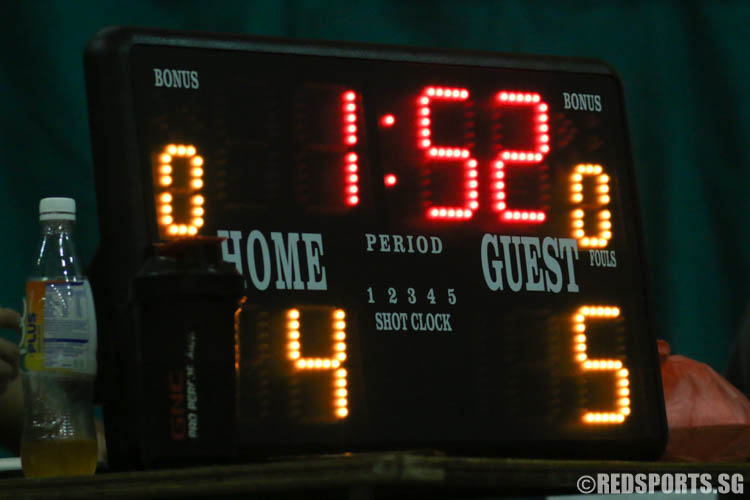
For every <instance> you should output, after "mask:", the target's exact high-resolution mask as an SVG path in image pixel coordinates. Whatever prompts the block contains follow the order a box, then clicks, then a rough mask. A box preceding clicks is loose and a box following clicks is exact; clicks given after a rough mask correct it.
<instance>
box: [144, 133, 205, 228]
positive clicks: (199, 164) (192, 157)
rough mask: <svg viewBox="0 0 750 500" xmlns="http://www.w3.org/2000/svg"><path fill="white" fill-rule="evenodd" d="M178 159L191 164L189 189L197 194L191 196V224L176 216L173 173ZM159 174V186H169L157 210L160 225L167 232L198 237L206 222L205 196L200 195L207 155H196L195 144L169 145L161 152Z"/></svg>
mask: <svg viewBox="0 0 750 500" xmlns="http://www.w3.org/2000/svg"><path fill="white" fill-rule="evenodd" d="M174 158H187V159H188V163H189V169H190V176H189V179H190V180H189V187H188V192H189V193H192V194H193V196H192V197H191V205H192V208H191V210H190V215H191V219H190V223H189V224H178V223H176V222H175V218H174V207H173V205H172V202H173V200H174V197H173V194H172V191H174V188H172V184H173V179H172V172H173V170H174V169H173V167H172V161H173V160H174ZM157 173H158V175H159V185H160V186H161V187H162V188H164V189H165V190H164V191H162V192H161V193H159V194H158V196H157V207H156V210H157V212H158V215H159V218H158V220H159V225H160V226H163V227H165V228H166V230H167V234H169V235H170V236H195V235H196V234H198V230H199V229H200V228H201V227H202V226H203V224H204V220H203V216H204V214H205V210H204V209H203V196H200V195H199V194H198V193H199V192H200V190H201V189H202V188H203V158H202V157H201V156H198V155H197V154H196V149H195V146H191V145H182V144H180V145H178V144H169V145H167V146H166V147H165V148H164V151H163V152H162V153H161V154H160V155H159V166H158V168H157ZM196 200H200V203H195V201H196Z"/></svg>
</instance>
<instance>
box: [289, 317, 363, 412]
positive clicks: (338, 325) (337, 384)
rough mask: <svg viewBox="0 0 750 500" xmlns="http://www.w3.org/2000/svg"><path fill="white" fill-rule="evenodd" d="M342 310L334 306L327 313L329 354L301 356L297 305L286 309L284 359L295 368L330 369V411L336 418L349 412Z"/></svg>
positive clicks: (344, 329) (300, 321)
mask: <svg viewBox="0 0 750 500" xmlns="http://www.w3.org/2000/svg"><path fill="white" fill-rule="evenodd" d="M345 319H346V313H345V312H344V310H343V309H335V310H333V312H332V313H331V319H330V320H331V332H332V334H331V340H332V344H333V351H334V352H333V356H332V357H330V358H303V357H302V354H301V350H302V333H301V332H302V314H301V313H300V311H299V309H288V310H287V312H286V338H287V345H286V347H287V359H289V361H291V362H292V364H293V366H294V368H295V369H296V370H300V371H303V370H315V371H320V370H332V371H333V387H332V390H333V405H332V406H333V415H334V417H335V418H337V419H343V418H346V417H347V416H348V415H349V397H348V396H349V393H348V389H347V372H346V369H345V368H343V367H342V364H343V362H344V361H346V321H345Z"/></svg>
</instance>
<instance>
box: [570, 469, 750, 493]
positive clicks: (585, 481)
mask: <svg viewBox="0 0 750 500" xmlns="http://www.w3.org/2000/svg"><path fill="white" fill-rule="evenodd" d="M576 486H577V487H578V491H580V492H581V493H583V494H586V495H588V494H590V493H596V494H598V495H611V494H612V495H613V494H630V493H654V492H659V491H661V492H662V493H674V494H688V493H721V494H722V495H724V494H729V493H731V494H735V495H742V494H743V493H744V491H745V488H744V484H743V477H742V474H716V477H714V475H713V474H708V473H706V474H700V473H697V472H694V473H675V474H657V473H648V474H647V473H636V474H633V473H629V472H622V473H621V472H614V473H610V474H603V473H599V474H596V475H595V476H588V475H587V476H581V477H579V478H578V481H577V482H576Z"/></svg>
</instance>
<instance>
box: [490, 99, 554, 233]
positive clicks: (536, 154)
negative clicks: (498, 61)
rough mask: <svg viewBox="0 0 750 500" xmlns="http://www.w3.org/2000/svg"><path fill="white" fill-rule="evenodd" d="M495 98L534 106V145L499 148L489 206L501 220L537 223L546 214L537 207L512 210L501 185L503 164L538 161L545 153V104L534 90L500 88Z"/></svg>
mask: <svg viewBox="0 0 750 500" xmlns="http://www.w3.org/2000/svg"><path fill="white" fill-rule="evenodd" d="M495 102H496V104H497V105H500V106H514V107H518V106H527V107H531V108H532V109H533V110H534V120H533V121H534V131H533V133H534V143H535V146H534V149H533V150H512V149H508V150H506V149H503V150H501V151H500V153H499V154H498V158H497V159H496V160H495V162H494V163H493V164H492V189H491V192H492V194H491V196H492V209H493V210H494V211H496V212H499V213H500V218H501V219H502V220H503V221H505V222H521V223H540V222H544V221H545V220H546V219H547V214H545V213H544V212H543V211H541V210H515V209H512V208H508V202H507V193H506V189H505V188H506V185H505V166H506V165H508V164H519V165H522V166H531V165H535V164H538V163H540V162H541V161H542V160H544V157H545V155H546V154H547V153H549V149H550V146H549V141H550V139H549V115H548V114H547V112H548V111H549V106H548V105H547V103H545V102H542V97H541V96H540V95H539V94H537V93H536V92H516V91H511V90H502V91H500V92H498V93H497V94H495Z"/></svg>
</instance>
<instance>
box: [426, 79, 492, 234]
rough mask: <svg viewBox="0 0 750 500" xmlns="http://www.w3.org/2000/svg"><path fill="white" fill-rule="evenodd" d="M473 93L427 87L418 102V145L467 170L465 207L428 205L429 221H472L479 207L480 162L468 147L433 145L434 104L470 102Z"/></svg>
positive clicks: (433, 156)
mask: <svg viewBox="0 0 750 500" xmlns="http://www.w3.org/2000/svg"><path fill="white" fill-rule="evenodd" d="M468 98H469V91H468V90H466V89H457V88H447V87H426V88H425V89H424V90H423V91H422V94H421V95H420V96H419V98H418V99H417V145H418V146H419V148H421V149H424V150H425V153H426V156H427V158H428V159H429V160H437V161H460V162H461V163H462V164H463V168H464V205H463V206H428V207H427V217H428V218H429V219H453V220H455V219H470V218H471V216H472V215H473V214H474V211H475V210H476V209H477V208H479V201H478V198H479V192H478V191H477V189H478V187H479V181H478V180H477V161H476V160H475V159H474V158H472V157H471V152H470V151H469V150H468V149H466V148H461V147H453V146H442V145H440V146H438V145H434V144H433V143H432V139H431V138H430V137H431V135H432V128H431V118H430V103H431V102H432V101H440V100H442V101H457V102H461V101H466V100H467V99H468Z"/></svg>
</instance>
